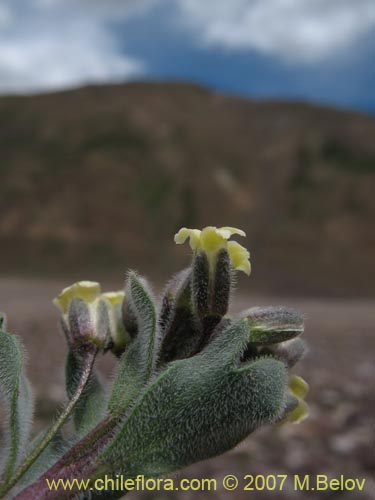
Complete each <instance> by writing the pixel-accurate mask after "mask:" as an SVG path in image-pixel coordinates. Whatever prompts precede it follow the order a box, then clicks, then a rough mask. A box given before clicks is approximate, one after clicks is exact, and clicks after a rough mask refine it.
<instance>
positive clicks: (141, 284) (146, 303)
mask: <svg viewBox="0 0 375 500" xmlns="http://www.w3.org/2000/svg"><path fill="white" fill-rule="evenodd" d="M126 296H127V298H128V303H129V306H130V308H131V310H132V311H134V314H135V316H136V320H137V324H138V332H137V336H136V338H135V339H134V340H133V342H132V343H131V344H130V346H129V348H128V350H127V351H126V352H125V354H124V355H123V357H122V359H121V361H120V366H119V370H118V373H117V378H116V380H115V383H114V387H113V392H112V396H111V399H110V402H109V409H110V411H111V412H113V413H122V412H124V411H125V410H126V409H127V408H128V406H129V404H130V403H131V402H132V401H133V400H134V399H135V398H136V397H137V396H139V394H140V391H141V390H142V388H143V387H145V386H146V384H147V383H148V382H149V380H150V378H151V376H152V375H153V373H154V371H155V366H156V355H157V348H158V343H159V339H158V332H157V321H156V311H155V306H154V302H153V300H152V298H151V295H150V293H149V291H148V290H147V285H146V282H145V280H143V279H141V278H139V277H138V276H137V275H136V274H135V273H134V272H131V273H130V274H129V277H128V283H127V291H126Z"/></svg>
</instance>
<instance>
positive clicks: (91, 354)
mask: <svg viewBox="0 0 375 500" xmlns="http://www.w3.org/2000/svg"><path fill="white" fill-rule="evenodd" d="M97 353H98V347H97V346H95V345H94V344H88V346H87V348H86V351H85V356H84V357H83V360H82V362H83V367H82V374H81V378H80V380H79V383H78V386H77V389H76V391H75V393H74V394H73V396H72V398H71V399H70V400H69V402H68V404H67V405H66V407H65V409H64V410H63V411H62V413H61V414H60V415H59V416H58V418H57V420H56V421H55V423H54V424H53V425H52V427H51V428H50V429H49V431H48V432H47V434H46V435H45V436H44V438H43V439H42V440H41V442H40V443H39V444H38V445H37V447H36V448H35V449H34V450H33V451H32V452H31V454H30V455H29V456H28V457H27V458H26V459H25V460H24V462H23V463H22V464H21V465H20V467H19V468H18V470H17V471H16V474H15V475H14V477H13V478H12V480H11V481H10V482H9V483H8V484H6V485H5V486H4V487H3V488H2V489H1V491H0V498H2V497H3V496H4V495H5V494H6V493H8V491H9V490H11V489H12V488H13V486H14V485H15V484H16V483H17V482H18V481H19V480H20V479H21V477H22V476H23V475H24V474H25V473H26V472H27V471H28V470H29V468H30V467H31V466H32V464H33V463H34V462H35V461H36V460H37V458H38V457H39V456H40V454H41V453H42V452H43V451H44V450H45V449H46V447H47V446H48V444H49V443H50V442H51V440H52V439H53V438H54V437H55V435H56V434H57V432H58V431H59V430H60V429H61V427H62V426H63V425H64V424H65V422H66V420H67V419H68V417H69V416H70V415H71V413H72V412H73V410H74V408H75V406H76V404H77V403H78V400H79V398H80V397H81V395H82V393H83V391H84V390H85V388H86V385H87V382H88V380H89V378H90V375H91V372H92V369H93V366H94V361H95V358H96V355H97Z"/></svg>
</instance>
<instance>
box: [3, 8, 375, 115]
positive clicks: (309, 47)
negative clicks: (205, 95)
mask: <svg viewBox="0 0 375 500" xmlns="http://www.w3.org/2000/svg"><path fill="white" fill-rule="evenodd" d="M374 56H375V1H374V0H105V1H104V0H0V94H14V93H35V92H45V91H54V90H60V89H67V88H73V87H77V86H81V85H85V84H92V83H93V84H99V83H107V82H123V81H129V80H134V79H135V80H183V81H188V82H193V83H198V84H202V85H205V86H208V87H210V88H213V89H216V90H219V91H224V92H227V93H231V94H237V95H244V96H248V97H251V98H257V99H271V98H272V99H292V100H305V101H309V102H314V103H319V104H325V105H330V106H337V107H342V108H353V109H357V110H361V111H365V112H370V113H373V114H375V92H374V88H375V65H374V62H375V57H374Z"/></svg>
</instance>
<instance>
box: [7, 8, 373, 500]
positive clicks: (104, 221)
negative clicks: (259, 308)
mask: <svg viewBox="0 0 375 500" xmlns="http://www.w3.org/2000/svg"><path fill="white" fill-rule="evenodd" d="M374 22H375V4H374V2H373V0H330V1H329V2H327V1H325V0H252V1H251V0H231V1H229V0H217V1H216V2H202V1H199V0H127V1H125V0H123V1H120V0H107V1H106V2H102V1H98V0H74V1H73V0H1V2H0V94H1V95H0V309H1V310H3V311H5V312H6V313H8V316H9V328H10V329H11V330H13V331H15V332H16V333H18V334H19V335H21V336H22V338H23V339H24V342H25V344H26V347H27V349H28V351H29V353H30V356H29V359H30V360H31V361H32V362H30V363H29V372H30V376H31V378H32V380H33V383H34V386H35V393H36V397H37V399H38V402H39V410H38V414H37V418H38V421H37V422H38V426H40V425H41V424H42V423H43V422H46V421H47V420H49V419H51V418H52V416H53V415H54V413H55V410H56V408H57V407H58V405H59V404H60V403H61V401H62V400H63V398H64V386H63V369H64V354H63V352H64V340H63V338H62V336H61V335H59V334H58V333H57V330H58V327H57V322H58V314H57V312H55V311H54V310H53V307H52V305H51V300H52V298H53V297H54V296H55V295H56V294H57V293H58V292H59V290H60V289H61V288H62V287H64V286H67V285H68V284H70V283H71V282H73V281H77V280H81V279H91V280H101V281H102V282H103V288H104V289H110V288H116V289H117V288H121V287H122V285H123V280H124V274H125V272H126V270H127V269H129V268H135V269H138V270H139V271H140V272H142V273H145V274H147V275H148V276H150V277H151V278H152V279H153V281H154V283H155V289H156V291H158V290H160V288H161V287H162V285H163V282H164V281H165V280H166V279H168V277H169V276H170V274H172V273H174V272H176V271H177V270H179V269H180V268H181V267H183V266H186V265H187V263H188V261H189V249H188V247H187V246H186V248H183V247H176V246H175V245H174V243H173V235H174V233H175V232H176V231H177V230H178V229H179V228H180V227H181V226H187V227H196V228H201V227H203V226H205V225H216V226H222V225H230V226H236V227H239V228H242V229H244V230H245V231H246V233H247V238H246V243H244V242H241V243H244V244H245V245H246V246H247V247H248V248H249V249H250V251H251V255H252V259H251V260H252V265H253V271H252V275H251V277H250V279H242V278H241V279H240V280H239V286H238V294H237V297H238V300H237V302H235V303H234V305H233V307H234V309H237V310H238V309H240V308H241V307H248V306H250V305H261V304H284V305H292V306H295V307H297V308H298V309H299V310H301V311H302V312H303V313H304V314H305V317H306V335H305V337H306V340H307V342H308V343H309V345H310V352H309V354H308V356H307V357H306V360H305V361H304V362H302V363H301V366H300V367H298V370H297V371H298V373H300V374H302V375H303V376H304V377H305V378H306V379H307V380H308V381H309V383H310V385H311V395H310V398H309V403H310V406H311V413H312V415H311V418H310V419H309V420H308V421H306V422H305V423H303V424H301V425H300V426H288V427H285V428H281V429H280V428H277V429H265V430H262V431H261V432H259V433H258V434H255V435H254V436H252V437H251V438H249V439H248V440H247V441H245V442H244V443H243V444H242V445H241V446H240V447H238V448H237V449H236V450H234V451H233V452H231V453H229V454H226V455H224V456H222V457H219V458H217V459H215V460H210V461H207V462H204V463H201V464H197V465H195V466H193V467H191V468H189V469H188V470H186V471H184V472H182V473H181V475H182V477H184V476H186V477H217V478H220V477H222V476H224V475H225V474H228V473H233V474H238V475H240V474H247V473H254V474H256V473H265V474H273V473H274V474H283V473H288V474H294V473H296V474H297V473H298V474H307V473H311V474H315V473H319V474H320V473H321V474H328V475H331V476H332V477H334V476H337V475H340V474H345V475H347V476H350V477H366V478H367V479H368V481H367V484H366V488H365V491H364V492H362V493H358V492H354V493H353V492H352V493H350V492H335V497H337V496H340V495H341V497H342V498H345V499H351V498H362V499H367V498H375V497H374V496H373V493H372V491H375V484H374V481H373V479H371V477H373V475H374V470H375V463H374V462H375V458H374V453H373V444H374V439H375V436H374V430H373V429H374V427H373V423H374V417H375V398H374V392H375V368H374V363H373V359H374V351H375V339H374V331H373V330H374V325H375V309H374V306H375V300H374V292H375V280H374V276H375V259H374V255H375V231H374V216H375V196H374V191H375V140H374V139H375V116H374V115H375V94H374V90H373V89H374V58H373V55H374ZM244 241H245V240H244ZM36 360H37V361H36ZM102 364H103V370H104V372H105V373H109V372H110V370H111V369H112V367H113V360H111V359H104V360H103V363H102ZM47 373H48V380H49V383H48V385H46V384H45V378H46V374H47ZM371 481H373V482H372V483H371ZM165 495H166V496H167V497H169V498H173V496H172V494H171V493H169V494H165ZM197 495H198V493H191V494H190V496H191V498H195V497H196V496H197ZM244 495H245V493H244V492H242V493H241V492H240V491H237V492H236V493H231V497H233V496H234V497H236V498H242V497H244ZM371 495H372V496H371ZM162 496H163V495H161V494H158V495H156V494H155V493H153V494H148V495H146V494H140V493H138V494H137V493H132V494H131V495H130V496H129V498H134V499H136V498H143V497H150V498H157V497H158V498H159V497H162ZM180 496H181V497H184V498H190V496H189V495H188V494H186V495H185V494H184V495H182V494H179V495H178V497H180ZM200 496H201V497H205V496H206V494H203V493H200ZM207 496H210V497H215V498H221V497H223V498H227V497H228V498H229V496H228V494H225V493H224V492H222V491H217V492H216V493H211V494H207ZM258 496H259V498H261V497H266V496H267V494H266V493H264V492H259V493H257V498H258ZM300 496H303V498H310V497H311V498H317V497H318V496H319V497H322V498H328V497H330V495H329V493H322V492H320V493H316V492H315V493H314V492H310V493H308V492H306V493H305V494H302V493H296V492H293V491H291V490H290V488H289V489H288V490H286V491H284V492H273V493H272V497H273V498H292V497H295V498H299V497H300Z"/></svg>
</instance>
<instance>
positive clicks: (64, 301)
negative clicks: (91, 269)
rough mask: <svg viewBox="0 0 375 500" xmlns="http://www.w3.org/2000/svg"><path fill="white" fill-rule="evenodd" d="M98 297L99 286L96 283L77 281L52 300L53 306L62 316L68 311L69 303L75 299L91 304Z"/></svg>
mask: <svg viewBox="0 0 375 500" xmlns="http://www.w3.org/2000/svg"><path fill="white" fill-rule="evenodd" d="M99 295H100V285H99V283H97V282H96V281H79V282H78V283H74V284H73V285H71V286H68V287H67V288H64V289H63V290H62V292H61V293H60V294H59V295H58V296H57V297H56V298H55V299H54V300H53V304H54V305H55V306H56V307H57V308H58V309H60V310H61V312H62V313H63V314H65V313H66V312H67V311H68V308H69V304H70V302H71V301H72V300H73V299H75V298H78V299H82V300H84V301H85V302H93V301H94V300H95V299H96V298H97V297H98V296H99Z"/></svg>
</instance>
